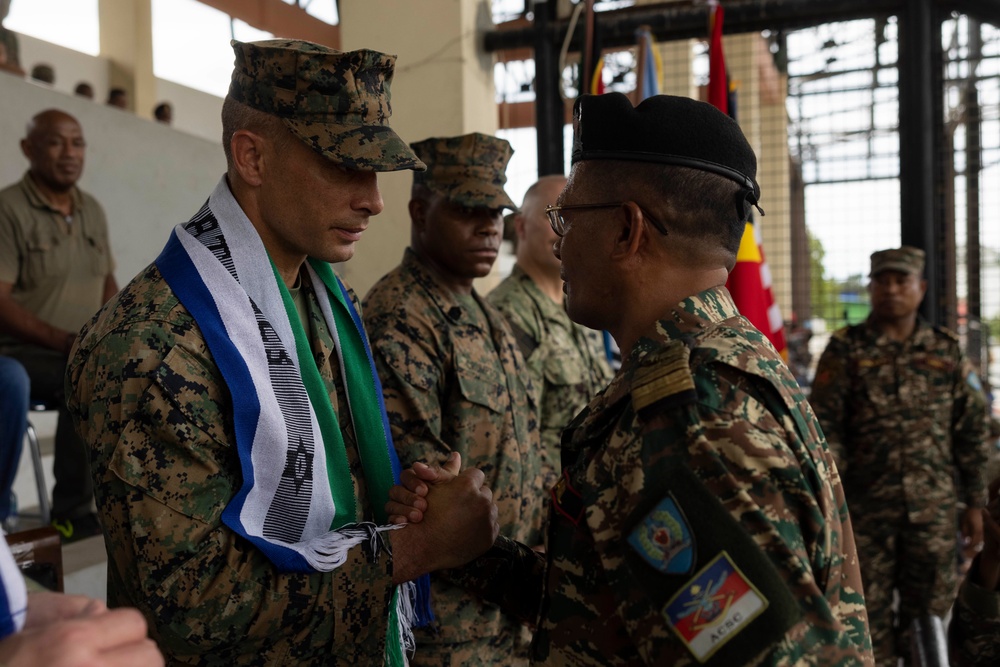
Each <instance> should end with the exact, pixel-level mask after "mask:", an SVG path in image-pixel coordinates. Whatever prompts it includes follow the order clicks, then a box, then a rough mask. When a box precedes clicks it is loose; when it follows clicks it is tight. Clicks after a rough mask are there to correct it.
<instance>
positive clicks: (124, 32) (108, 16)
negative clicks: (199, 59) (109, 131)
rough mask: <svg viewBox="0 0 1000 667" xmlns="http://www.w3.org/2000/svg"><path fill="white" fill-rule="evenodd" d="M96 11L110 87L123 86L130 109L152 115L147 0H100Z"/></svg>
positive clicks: (153, 95) (150, 19)
mask: <svg viewBox="0 0 1000 667" xmlns="http://www.w3.org/2000/svg"><path fill="white" fill-rule="evenodd" d="M98 14H99V25H100V31H101V57H103V58H107V60H108V63H109V65H108V66H109V73H108V85H109V87H110V88H124V89H125V90H126V91H128V97H129V108H130V109H131V110H132V111H134V112H135V113H136V115H138V116H140V117H142V118H152V117H153V107H155V106H156V103H157V99H156V77H155V76H154V75H153V12H152V7H151V4H150V0H99V2H98Z"/></svg>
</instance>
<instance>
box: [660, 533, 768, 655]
mask: <svg viewBox="0 0 1000 667" xmlns="http://www.w3.org/2000/svg"><path fill="white" fill-rule="evenodd" d="M765 609H767V599H766V598H765V597H764V596H763V595H762V594H761V592H760V591H759V590H757V588H756V587H755V586H754V585H753V584H752V583H751V582H750V581H749V580H748V579H747V578H746V577H745V576H744V575H743V573H742V572H741V571H740V570H739V568H737V567H736V565H735V564H733V561H732V559H731V558H730V557H729V554H728V553H726V552H725V551H723V552H721V553H720V554H719V555H718V556H716V557H715V558H714V559H713V560H712V561H711V562H710V563H709V564H708V565H706V566H705V567H704V568H702V569H701V571H700V572H698V574H696V575H695V576H694V578H693V579H691V581H689V582H688V583H686V584H685V585H684V587H683V588H681V589H680V590H679V591H678V592H677V593H676V594H675V595H674V597H673V598H671V599H670V601H669V602H667V604H666V606H665V607H664V608H663V615H664V616H665V617H666V619H667V622H668V623H669V624H670V625H671V627H673V629H674V632H676V633H677V636H678V637H680V639H681V641H682V642H684V644H685V646H687V647H688V650H690V651H691V653H692V655H694V657H695V658H697V659H698V661H699V662H705V660H707V659H708V658H709V657H711V656H712V654H713V653H715V652H716V651H718V650H719V649H720V648H722V646H723V645H724V644H725V643H726V642H728V641H729V640H730V639H732V638H733V637H735V636H736V635H737V634H739V633H740V632H742V631H743V630H744V629H746V627H747V625H749V623H750V622H751V621H752V620H753V619H754V618H756V617H757V616H759V615H760V614H761V612H763V611H764V610H765Z"/></svg>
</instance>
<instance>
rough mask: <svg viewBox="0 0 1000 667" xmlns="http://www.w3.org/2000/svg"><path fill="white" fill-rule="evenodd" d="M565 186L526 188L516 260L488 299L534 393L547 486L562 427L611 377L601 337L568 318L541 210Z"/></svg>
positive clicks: (557, 178) (555, 470) (558, 182)
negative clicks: (505, 325)
mask: <svg viewBox="0 0 1000 667" xmlns="http://www.w3.org/2000/svg"><path fill="white" fill-rule="evenodd" d="M565 185H566V177H565V176H562V175H553V176H543V177H542V178H540V179H539V180H538V181H537V182H536V183H535V184H534V185H532V186H531V187H530V188H528V191H527V192H526V193H525V195H524V203H523V204H522V205H521V210H520V212H518V213H515V214H514V220H513V222H514V231H515V235H516V236H515V238H516V242H517V247H516V251H517V263H516V264H515V265H514V270H513V271H511V274H510V276H508V277H507V278H506V279H504V281H503V282H502V283H500V284H499V285H497V286H496V287H495V288H494V289H493V291H492V292H490V293H489V296H488V297H487V299H488V300H489V302H490V303H492V304H493V305H494V306H496V307H497V309H498V310H499V311H500V312H502V313H503V314H504V316H505V317H506V318H507V322H509V323H510V328H511V330H512V331H513V332H514V338H516V339H517V343H518V346H519V347H520V349H521V354H522V355H523V356H524V359H525V362H526V363H527V366H528V372H529V373H530V374H531V383H532V384H533V385H534V387H535V390H536V392H537V393H538V405H539V417H540V423H541V440H542V449H541V456H542V461H541V465H542V471H543V473H544V475H545V488H546V489H548V488H549V487H551V486H552V485H554V484H555V483H556V480H557V479H558V477H559V474H560V473H561V472H562V464H561V463H560V461H559V440H560V438H561V437H562V430H563V429H564V428H566V425H567V424H569V422H570V420H572V419H573V417H575V416H576V414H577V413H578V412H580V410H581V409H583V407H584V406H586V405H587V403H589V402H590V399H591V398H593V397H594V395H595V394H597V392H599V391H600V390H601V389H604V387H605V386H606V385H607V384H608V382H609V381H610V380H611V376H612V373H611V367H610V366H609V365H608V360H607V356H606V355H605V353H604V343H603V342H602V340H601V334H600V333H599V332H597V331H593V330H591V329H587V328H586V327H583V326H580V325H579V324H576V323H575V322H573V320H571V319H569V315H567V314H566V308H565V306H564V305H563V289H562V287H563V281H562V277H561V276H560V275H559V267H560V262H559V259H558V258H557V257H556V256H555V255H554V254H553V253H552V244H553V243H555V242H556V240H558V238H559V237H558V236H556V234H555V232H553V231H552V227H551V226H550V225H549V220H548V217H546V215H545V207H546V206H547V205H548V204H551V203H552V202H554V201H555V200H556V197H558V196H559V193H560V192H562V189H563V187H564V186H565Z"/></svg>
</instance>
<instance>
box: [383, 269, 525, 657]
mask: <svg viewBox="0 0 1000 667" xmlns="http://www.w3.org/2000/svg"><path fill="white" fill-rule="evenodd" d="M470 303H471V304H475V305H477V306H478V308H476V307H474V306H473V307H470V306H469V305H467V304H470ZM364 307H365V325H366V329H367V330H368V333H369V338H370V340H371V346H372V353H373V354H374V357H375V365H376V368H377V370H378V374H379V378H380V379H381V380H382V388H383V390H384V394H385V407H386V411H387V413H388V415H389V424H390V426H391V428H392V438H393V441H394V442H395V445H396V449H397V451H398V452H399V458H400V462H401V463H402V464H403V465H404V466H407V465H410V464H412V463H413V462H414V461H426V462H428V463H443V462H444V461H445V459H446V458H447V456H448V454H449V453H450V452H452V451H457V452H459V453H460V454H461V455H462V465H463V467H476V468H479V469H480V470H482V471H483V473H484V474H485V475H486V485H487V486H489V488H490V489H492V491H493V500H494V501H495V502H496V504H497V507H498V509H499V515H498V520H499V523H500V533H501V535H504V536H506V537H508V538H511V539H513V540H517V541H519V542H523V543H525V544H528V545H532V546H534V545H539V544H541V542H542V531H541V527H542V519H543V494H544V489H543V487H542V472H541V469H540V466H539V458H538V451H539V441H538V419H537V417H536V406H535V405H534V403H533V399H532V397H531V392H532V389H531V385H530V382H529V380H528V378H527V375H526V372H525V367H524V361H523V359H522V358H521V355H520V352H518V350H517V343H516V342H515V341H514V339H513V337H512V336H511V333H510V330H509V329H508V328H507V324H506V322H505V321H504V319H503V316H502V315H501V314H500V313H499V312H497V311H496V310H495V309H493V307H492V306H490V305H489V304H488V303H486V302H485V301H484V300H483V299H481V298H480V297H479V296H478V295H477V294H475V293H473V294H472V296H471V298H470V299H469V300H466V301H465V302H463V301H462V300H460V299H458V298H456V296H455V295H454V294H453V293H452V292H451V291H450V290H449V289H448V288H447V287H446V286H445V285H444V284H442V283H441V282H439V281H438V280H437V279H436V278H435V277H434V275H433V274H432V273H431V271H430V270H429V269H428V268H427V267H426V266H424V265H423V264H422V263H421V261H420V259H419V258H418V256H417V255H416V254H415V253H414V252H413V251H412V250H410V249H407V250H406V253H405V254H404V256H403V262H402V264H401V265H400V266H398V267H397V268H396V269H394V270H393V271H391V272H390V273H388V274H387V275H386V276H384V277H383V278H382V279H381V280H379V281H378V282H377V283H376V284H375V286H374V287H372V289H371V291H370V292H369V293H368V295H367V296H366V297H365V301H364ZM477 310H481V312H475V311H477ZM431 600H432V606H433V609H434V615H435V617H436V623H435V626H434V627H431V628H418V629H416V631H415V634H416V637H417V647H418V648H417V652H416V655H415V656H414V658H413V664H417V665H441V664H460V663H459V662H455V660H457V658H454V657H451V658H449V657H448V656H449V655H450V654H452V653H453V652H454V651H461V652H462V653H461V654H460V655H461V656H462V662H461V664H465V665H511V664H522V663H523V662H526V660H524V659H522V660H521V661H516V660H514V658H513V656H512V653H514V652H516V653H518V654H520V655H526V651H527V644H528V640H527V636H526V633H522V632H521V631H520V624H519V623H518V621H517V620H515V619H513V618H511V617H509V616H506V615H504V614H503V613H501V612H500V610H499V609H498V608H497V607H495V606H493V605H491V604H486V603H483V602H481V601H480V600H478V599H476V598H475V597H473V596H472V595H471V594H470V593H468V592H467V591H465V590H463V589H462V588H459V587H456V586H454V585H452V584H451V583H449V582H448V581H446V575H443V574H440V573H439V574H435V575H432V576H431ZM502 636H507V637H510V638H511V639H512V641H511V642H510V643H509V644H507V645H506V646H503V647H498V646H496V644H495V642H496V640H495V638H496V637H502ZM458 644H463V645H464V646H461V647H460V646H457V645H458ZM465 656H467V657H465ZM449 660H451V661H452V662H450V663H449V662H448V661H449Z"/></svg>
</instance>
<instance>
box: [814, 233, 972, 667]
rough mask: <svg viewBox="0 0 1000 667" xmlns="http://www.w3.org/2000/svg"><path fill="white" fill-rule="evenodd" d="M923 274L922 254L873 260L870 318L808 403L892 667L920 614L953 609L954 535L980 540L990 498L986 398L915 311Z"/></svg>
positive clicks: (822, 371)
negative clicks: (839, 484)
mask: <svg viewBox="0 0 1000 667" xmlns="http://www.w3.org/2000/svg"><path fill="white" fill-rule="evenodd" d="M923 269H924V252H923V251H922V250H920V249H918V248H912V247H909V246H903V247H901V248H893V249H890V250H881V251H879V252H876V253H873V254H872V256H871V283H870V285H869V288H868V289H869V292H870V294H871V303H872V312H871V315H870V316H869V317H868V319H867V320H866V321H865V322H862V323H861V324H857V325H854V326H850V327H846V328H844V329H841V330H839V331H837V332H836V333H834V335H833V337H832V338H831V339H830V342H829V344H828V345H827V348H826V350H825V351H824V352H823V356H822V357H821V358H820V360H819V365H818V366H817V369H816V378H815V380H814V382H813V388H812V395H811V399H810V400H811V402H812V405H813V408H814V409H815V411H816V415H817V417H818V418H819V420H820V423H821V424H822V426H823V432H824V433H825V434H826V437H827V439H828V441H829V443H830V448H831V449H832V450H833V452H834V455H835V456H836V459H837V467H838V469H839V471H840V476H841V478H842V479H843V481H844V491H845V493H846V495H847V501H848V503H849V504H850V508H851V514H852V515H853V517H854V519H855V523H854V532H855V536H856V539H857V544H858V557H859V558H860V560H861V573H862V578H863V580H864V585H865V600H866V601H867V604H868V618H869V622H870V623H871V631H872V643H873V646H874V649H875V657H876V661H877V663H878V664H879V665H892V666H893V667H894V666H895V664H896V659H897V657H902V658H908V656H909V654H910V625H911V623H912V621H913V619H914V618H919V617H920V616H923V615H925V614H935V615H937V616H942V617H943V616H944V615H945V614H946V613H947V612H948V609H949V607H950V606H951V603H952V601H953V600H954V599H955V587H956V585H957V572H956V563H957V558H958V548H957V543H956V533H957V532H958V530H959V529H960V530H961V533H962V535H963V536H964V538H965V540H966V544H967V546H968V547H970V548H973V547H975V546H976V545H978V544H980V543H981V542H982V530H983V524H982V514H981V508H982V507H983V506H984V505H985V503H986V488H985V484H984V482H983V478H982V470H983V467H984V464H985V463H986V455H987V454H986V417H987V413H986V406H985V401H984V397H983V394H982V391H981V387H980V384H979V379H978V377H977V375H976V373H975V371H974V370H973V369H972V367H971V366H970V365H969V363H968V362H967V361H966V359H965V357H964V355H963V354H962V352H961V349H960V347H959V342H958V339H957V337H956V336H955V335H954V334H952V333H951V332H949V331H946V330H944V329H941V328H938V327H932V326H930V325H928V324H927V323H926V322H924V321H923V320H921V319H920V318H919V317H918V316H917V310H918V308H919V306H920V302H921V301H922V300H923V297H924V292H925V291H926V288H927V283H926V281H925V280H923V279H922V278H921V275H922V273H923ZM956 502H961V503H963V504H964V506H965V509H964V511H962V513H961V521H960V522H957V521H956V518H957V517H958V515H959V510H958V508H957V507H956ZM957 523H958V524H959V525H956V524H957ZM894 590H895V591H897V592H898V594H899V604H898V611H896V612H893V591H894Z"/></svg>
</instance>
